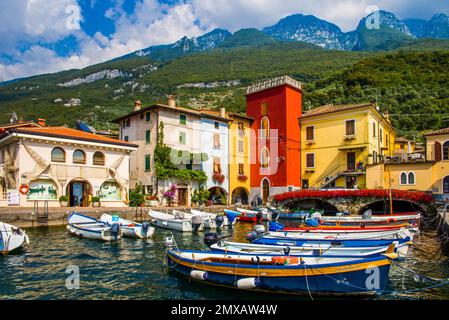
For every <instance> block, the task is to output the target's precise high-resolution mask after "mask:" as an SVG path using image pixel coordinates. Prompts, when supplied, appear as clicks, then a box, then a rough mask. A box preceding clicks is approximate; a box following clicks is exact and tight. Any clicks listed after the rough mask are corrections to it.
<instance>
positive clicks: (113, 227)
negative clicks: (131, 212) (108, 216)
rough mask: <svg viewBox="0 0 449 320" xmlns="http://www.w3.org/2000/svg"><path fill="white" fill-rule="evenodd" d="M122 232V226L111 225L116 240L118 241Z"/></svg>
mask: <svg viewBox="0 0 449 320" xmlns="http://www.w3.org/2000/svg"><path fill="white" fill-rule="evenodd" d="M120 231H121V226H120V224H118V223H113V224H112V225H111V234H112V235H113V236H114V239H118V237H119V235H120Z"/></svg>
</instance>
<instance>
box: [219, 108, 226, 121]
mask: <svg viewBox="0 0 449 320" xmlns="http://www.w3.org/2000/svg"><path fill="white" fill-rule="evenodd" d="M220 117H221V118H226V109H225V107H220Z"/></svg>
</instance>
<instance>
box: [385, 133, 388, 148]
mask: <svg viewBox="0 0 449 320" xmlns="http://www.w3.org/2000/svg"><path fill="white" fill-rule="evenodd" d="M385 144H386V145H387V146H388V134H386V135H385Z"/></svg>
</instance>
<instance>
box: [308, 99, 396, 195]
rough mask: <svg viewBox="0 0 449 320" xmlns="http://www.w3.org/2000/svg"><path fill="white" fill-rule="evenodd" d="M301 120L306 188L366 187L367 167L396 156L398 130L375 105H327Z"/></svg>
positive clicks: (312, 111) (314, 110) (309, 113)
mask: <svg viewBox="0 0 449 320" xmlns="http://www.w3.org/2000/svg"><path fill="white" fill-rule="evenodd" d="M299 121H300V123H301V161H302V164H301V176H302V188H303V189H308V188H313V189H317V188H323V189H324V188H345V189H361V188H365V187H366V179H365V168H366V165H367V164H375V163H379V162H382V161H383V159H384V158H385V157H391V156H392V155H393V150H394V138H395V132H394V129H393V127H392V126H391V123H390V121H389V120H388V118H386V117H385V116H384V115H382V114H381V113H380V111H379V110H378V109H377V108H376V106H375V105H373V104H359V105H340V106H334V105H328V106H323V107H319V108H316V109H313V110H311V111H309V112H307V113H305V114H304V115H303V116H302V117H301V118H300V120H299Z"/></svg>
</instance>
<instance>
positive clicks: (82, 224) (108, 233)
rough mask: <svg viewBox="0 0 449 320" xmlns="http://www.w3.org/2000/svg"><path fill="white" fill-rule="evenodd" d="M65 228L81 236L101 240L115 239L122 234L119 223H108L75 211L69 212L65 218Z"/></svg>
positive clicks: (119, 237)
mask: <svg viewBox="0 0 449 320" xmlns="http://www.w3.org/2000/svg"><path fill="white" fill-rule="evenodd" d="M67 230H69V232H70V233H71V234H73V235H75V236H78V237H81V238H88V239H95V240H103V241H117V240H119V239H121V238H122V235H123V229H122V227H121V226H120V224H119V223H112V224H109V223H107V222H103V221H101V220H97V219H95V218H92V217H89V216H86V215H83V214H80V213H77V212H73V213H71V214H70V216H69V218H68V219H67Z"/></svg>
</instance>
